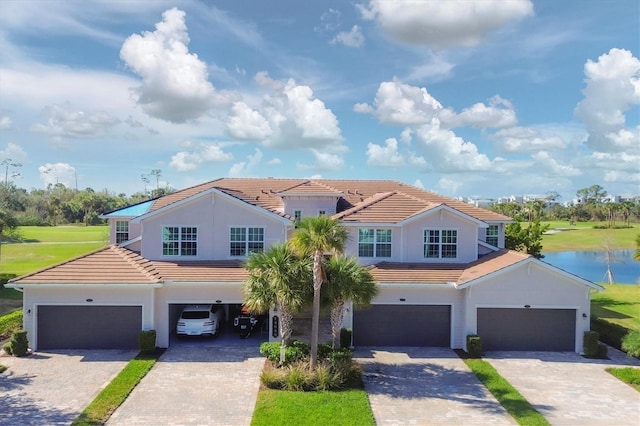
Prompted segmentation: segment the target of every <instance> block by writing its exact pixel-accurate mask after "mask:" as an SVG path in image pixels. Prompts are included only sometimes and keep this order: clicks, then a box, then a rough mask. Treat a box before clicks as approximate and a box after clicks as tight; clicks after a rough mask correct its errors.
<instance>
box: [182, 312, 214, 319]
mask: <svg viewBox="0 0 640 426" xmlns="http://www.w3.org/2000/svg"><path fill="white" fill-rule="evenodd" d="M182 318H183V319H205V318H209V312H208V311H185V312H183V313H182Z"/></svg>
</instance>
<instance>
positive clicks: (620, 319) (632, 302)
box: [591, 284, 640, 330]
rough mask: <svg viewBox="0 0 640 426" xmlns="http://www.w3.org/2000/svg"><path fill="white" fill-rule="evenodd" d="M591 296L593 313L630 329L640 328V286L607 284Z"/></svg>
mask: <svg viewBox="0 0 640 426" xmlns="http://www.w3.org/2000/svg"><path fill="white" fill-rule="evenodd" d="M603 287H604V291H601V292H599V293H596V294H594V295H592V296H591V314H592V315H594V316H596V317H598V318H601V319H604V320H606V321H608V322H610V323H613V324H618V325H621V326H623V327H625V328H627V329H629V330H640V286H637V285H625V284H605V285H604V286H603Z"/></svg>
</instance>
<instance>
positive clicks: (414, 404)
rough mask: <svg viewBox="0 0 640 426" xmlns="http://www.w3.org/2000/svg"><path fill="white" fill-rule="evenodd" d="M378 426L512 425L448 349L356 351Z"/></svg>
mask: <svg viewBox="0 0 640 426" xmlns="http://www.w3.org/2000/svg"><path fill="white" fill-rule="evenodd" d="M355 356H356V358H357V360H358V362H359V363H360V364H361V365H362V368H363V370H364V385H365V390H366V391H367V393H368V394H369V401H370V403H371V409H372V410H373V415H374V417H375V420H376V424H378V425H391V424H392V425H407V424H412V425H427V424H429V425H439V424H448V425H458V424H465V425H490V424H496V425H512V424H516V423H515V421H514V420H513V419H512V418H511V416H509V414H507V412H506V411H505V410H504V409H503V408H502V406H501V405H500V404H499V403H498V402H497V401H496V399H495V398H494V397H493V396H492V395H491V394H490V393H489V392H488V391H487V390H486V388H485V387H484V385H482V383H480V381H479V380H478V379H477V378H476V376H475V375H474V374H473V373H472V372H471V371H470V370H469V368H468V367H467V366H466V364H465V363H464V362H463V361H462V360H461V359H460V358H459V357H458V356H457V355H456V354H455V352H453V351H452V350H451V349H446V348H428V347H425V348H399V347H398V348H391V347H385V348H359V349H358V350H357V351H356V354H355Z"/></svg>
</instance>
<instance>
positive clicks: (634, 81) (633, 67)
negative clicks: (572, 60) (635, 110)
mask: <svg viewBox="0 0 640 426" xmlns="http://www.w3.org/2000/svg"><path fill="white" fill-rule="evenodd" d="M584 74H585V76H586V79H585V82H586V87H585V88H584V90H583V91H582V93H583V94H584V99H583V100H582V101H580V103H578V105H577V106H576V109H575V114H576V116H577V117H578V118H580V119H581V120H582V121H583V122H584V124H585V126H586V128H587V131H588V132H589V138H588V139H587V142H586V143H587V145H588V146H589V147H591V148H592V149H595V150H598V151H605V152H606V151H622V150H626V149H629V148H631V147H637V146H638V145H637V144H638V139H637V138H633V137H632V135H630V134H629V133H628V132H632V131H629V130H627V129H626V128H625V112H626V111H627V110H629V109H630V108H631V107H632V105H636V104H639V103H640V61H639V60H638V58H636V57H634V56H633V54H632V53H631V52H630V51H628V50H624V49H611V50H610V51H609V52H608V53H605V54H604V55H602V56H600V57H599V58H598V61H597V62H593V61H592V60H588V61H587V63H586V64H585V66H584ZM636 132H637V130H636ZM628 136H631V137H628Z"/></svg>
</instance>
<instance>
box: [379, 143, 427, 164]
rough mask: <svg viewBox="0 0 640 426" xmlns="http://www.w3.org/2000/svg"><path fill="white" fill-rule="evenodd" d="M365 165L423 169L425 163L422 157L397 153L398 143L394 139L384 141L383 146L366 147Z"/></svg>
mask: <svg viewBox="0 0 640 426" xmlns="http://www.w3.org/2000/svg"><path fill="white" fill-rule="evenodd" d="M367 164H368V165H370V166H381V167H401V166H406V165H410V166H417V167H424V166H426V165H427V162H426V160H425V159H424V158H423V157H419V156H416V155H415V154H414V153H412V152H403V153H401V152H399V150H398V141H397V140H396V139H395V138H389V139H387V140H386V141H385V146H381V145H376V144H374V143H369V144H368V145H367Z"/></svg>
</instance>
